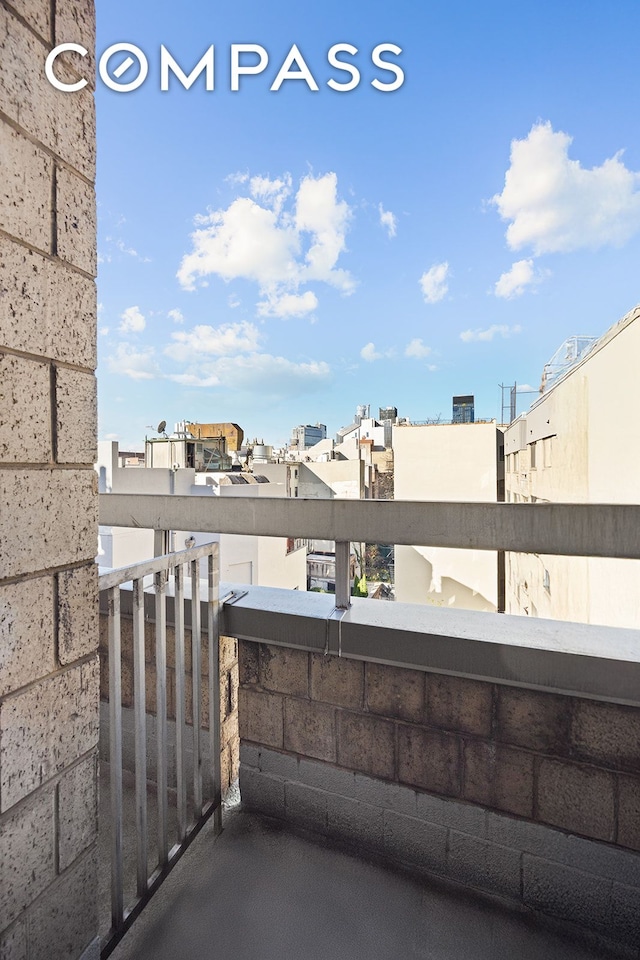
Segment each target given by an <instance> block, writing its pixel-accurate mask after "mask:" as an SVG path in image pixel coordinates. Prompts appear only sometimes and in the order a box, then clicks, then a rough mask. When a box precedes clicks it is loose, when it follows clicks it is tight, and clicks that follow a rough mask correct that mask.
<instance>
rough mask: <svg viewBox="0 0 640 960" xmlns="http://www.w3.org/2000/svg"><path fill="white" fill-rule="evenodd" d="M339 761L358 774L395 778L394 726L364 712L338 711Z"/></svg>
mask: <svg viewBox="0 0 640 960" xmlns="http://www.w3.org/2000/svg"><path fill="white" fill-rule="evenodd" d="M337 720H338V763H339V764H340V766H341V767H348V768H349V769H350V770H356V771H358V773H368V774H371V776H374V777H385V778H386V779H387V780H393V779H394V778H395V725H394V724H393V723H392V722H391V721H389V720H383V719H382V718H380V717H373V716H370V715H367V714H365V713H347V712H346V711H343V710H339V711H338V717H337Z"/></svg>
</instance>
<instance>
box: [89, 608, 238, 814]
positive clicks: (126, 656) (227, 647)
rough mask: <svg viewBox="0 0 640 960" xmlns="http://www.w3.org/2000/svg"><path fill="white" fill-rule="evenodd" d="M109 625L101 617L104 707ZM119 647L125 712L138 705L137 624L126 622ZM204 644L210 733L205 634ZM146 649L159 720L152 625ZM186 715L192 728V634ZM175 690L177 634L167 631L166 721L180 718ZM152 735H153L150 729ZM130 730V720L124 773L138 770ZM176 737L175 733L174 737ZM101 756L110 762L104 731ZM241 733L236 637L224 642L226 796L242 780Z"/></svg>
mask: <svg viewBox="0 0 640 960" xmlns="http://www.w3.org/2000/svg"><path fill="white" fill-rule="evenodd" d="M108 627H109V620H108V616H106V615H105V614H102V613H101V614H100V699H101V700H102V702H103V703H108V702H109V658H108V652H109V639H108ZM120 641H121V645H122V706H123V707H124V709H125V712H126V711H128V710H131V709H132V708H133V705H134V687H133V620H132V619H131V618H130V617H126V616H123V617H122V618H121V626H120ZM201 644H202V657H201V669H202V682H201V691H200V705H201V714H200V716H201V723H202V728H203V729H206V730H208V729H209V639H208V636H207V633H206V631H203V633H202V636H201ZM144 648H145V664H146V668H145V698H146V712H147V715H148V716H150V717H155V716H157V708H156V648H155V623H154V622H153V621H150V620H147V621H146V622H145V631H144ZM184 652H185V714H186V722H187V724H188V725H189V726H191V725H192V724H193V685H192V682H191V630H190V629H188V628H187V629H185V647H184ZM175 690H176V659H175V631H174V628H173V627H172V626H171V625H170V624H168V625H167V717H168V719H169V720H175V718H176V704H175ZM149 729H151V730H152V729H153V727H150V728H149ZM127 733H128V726H127V722H126V718H125V725H124V727H123V737H124V740H125V742H124V743H123V765H124V767H125V769H130V770H131V771H133V770H134V768H135V766H134V752H133V748H134V744H133V736H131V737H128V736H127ZM170 736H171V731H170ZM101 742H102V747H101V752H102V755H103V757H104V758H105V759H107V757H108V732H107V729H106V728H105V729H104V730H103V731H102V737H101ZM239 745H240V740H239V733H238V641H237V640H235V639H234V638H233V637H220V772H221V780H222V794H223V796H224V794H225V792H226V791H227V790H228V789H229V786H230V785H231V784H232V783H233V781H234V780H235V779H236V778H237V776H238V762H239ZM203 749H205V750H208V739H207V741H205V743H203ZM148 762H149V771H150V772H149V776H150V779H152V778H153V764H154V763H155V758H154V753H153V751H150V752H149V755H148ZM174 773H175V771H174V770H173V769H170V771H169V778H170V779H169V784H170V786H174V785H175V779H174V776H173V775H174Z"/></svg>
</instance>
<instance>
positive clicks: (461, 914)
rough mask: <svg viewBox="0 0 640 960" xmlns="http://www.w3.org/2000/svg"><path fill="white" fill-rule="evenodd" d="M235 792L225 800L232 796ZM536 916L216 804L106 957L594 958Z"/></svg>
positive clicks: (598, 955) (595, 953)
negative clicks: (219, 819)
mask: <svg viewBox="0 0 640 960" xmlns="http://www.w3.org/2000/svg"><path fill="white" fill-rule="evenodd" d="M236 799H237V798H236ZM604 956H605V954H603V952H602V950H595V949H591V948H589V947H587V946H584V945H581V944H577V943H575V942H572V941H571V940H570V939H567V938H566V936H563V935H561V934H558V933H556V932H555V931H554V930H552V929H549V928H547V927H546V926H545V925H543V924H542V923H540V922H539V921H538V919H537V918H535V917H532V916H527V915H522V914H518V913H514V912H512V911H510V910H507V909H505V908H503V907H501V906H500V905H499V904H497V903H496V902H494V901H490V900H488V899H482V898H480V897H475V896H472V895H469V894H466V893H463V892H460V891H458V890H452V888H451V887H449V886H445V885H444V884H439V883H436V882H430V881H427V880H425V879H423V878H418V877H416V876H414V875H412V874H409V873H405V872H404V871H402V870H401V869H399V868H392V867H388V866H385V865H382V864H380V863H376V862H371V861H368V860H366V859H361V858H360V857H358V856H356V855H355V854H353V853H350V852H348V851H346V850H344V849H342V848H341V847H340V846H338V845H336V844H334V843H332V842H330V841H327V840H326V839H324V838H321V837H317V836H315V835H311V834H307V833H306V832H303V831H295V830H294V831H292V830H290V829H289V828H288V827H285V826H284V825H282V824H280V823H278V822H276V821H272V820H269V819H267V818H262V817H259V816H256V815H254V814H250V813H247V812H245V811H243V810H242V809H241V808H240V807H239V806H238V805H237V804H236V805H234V804H227V809H226V811H225V829H224V831H223V833H222V835H221V836H220V837H219V838H218V839H217V840H215V838H214V835H213V830H212V825H211V824H208V825H207V826H206V827H205V828H204V830H203V831H202V833H201V834H200V836H199V837H198V838H197V839H196V840H195V841H194V843H193V845H192V847H191V848H190V850H189V851H188V852H187V854H186V855H185V857H184V858H183V859H182V860H181V861H180V862H179V863H178V865H177V866H176V868H175V869H174V871H173V872H172V874H171V876H170V877H169V878H168V880H166V881H165V883H164V884H163V886H162V887H161V888H160V890H159V892H158V893H157V894H156V896H155V898H154V899H153V901H152V902H151V904H150V905H149V906H148V907H147V908H146V909H145V911H144V912H143V914H142V916H141V917H140V918H139V919H138V920H137V921H136V923H135V924H134V926H133V928H132V930H131V931H130V932H129V933H128V934H127V936H126V937H125V939H124V940H123V941H122V942H121V943H120V944H119V946H118V947H117V948H116V950H115V951H114V953H113V954H112V957H113V960H176V958H180V960H214V958H215V960H219V958H229V957H233V958H235V960H399V958H405V957H407V958H420V960H603V957H604Z"/></svg>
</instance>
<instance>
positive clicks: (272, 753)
mask: <svg viewBox="0 0 640 960" xmlns="http://www.w3.org/2000/svg"><path fill="white" fill-rule="evenodd" d="M258 767H259V768H260V770H262V772H263V773H270V774H271V775H272V776H274V777H282V778H283V779H284V780H298V779H299V778H298V758H297V757H292V756H291V754H290V753H280V752H278V751H277V750H265V749H262V750H260V752H259V760H258Z"/></svg>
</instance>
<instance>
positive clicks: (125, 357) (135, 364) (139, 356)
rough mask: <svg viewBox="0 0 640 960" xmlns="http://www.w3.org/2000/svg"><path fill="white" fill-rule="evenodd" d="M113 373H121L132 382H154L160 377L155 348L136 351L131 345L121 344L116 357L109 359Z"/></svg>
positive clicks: (117, 348)
mask: <svg viewBox="0 0 640 960" xmlns="http://www.w3.org/2000/svg"><path fill="white" fill-rule="evenodd" d="M107 364H108V366H109V369H110V370H111V372H112V373H121V374H124V376H126V377H131V379H132V380H153V379H155V378H156V377H158V376H160V375H161V374H160V370H159V369H158V365H157V363H156V361H155V350H154V349H153V347H142V348H141V349H136V347H134V346H132V344H130V343H119V344H118V345H117V347H116V352H115V355H113V356H110V357H108V358H107Z"/></svg>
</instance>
